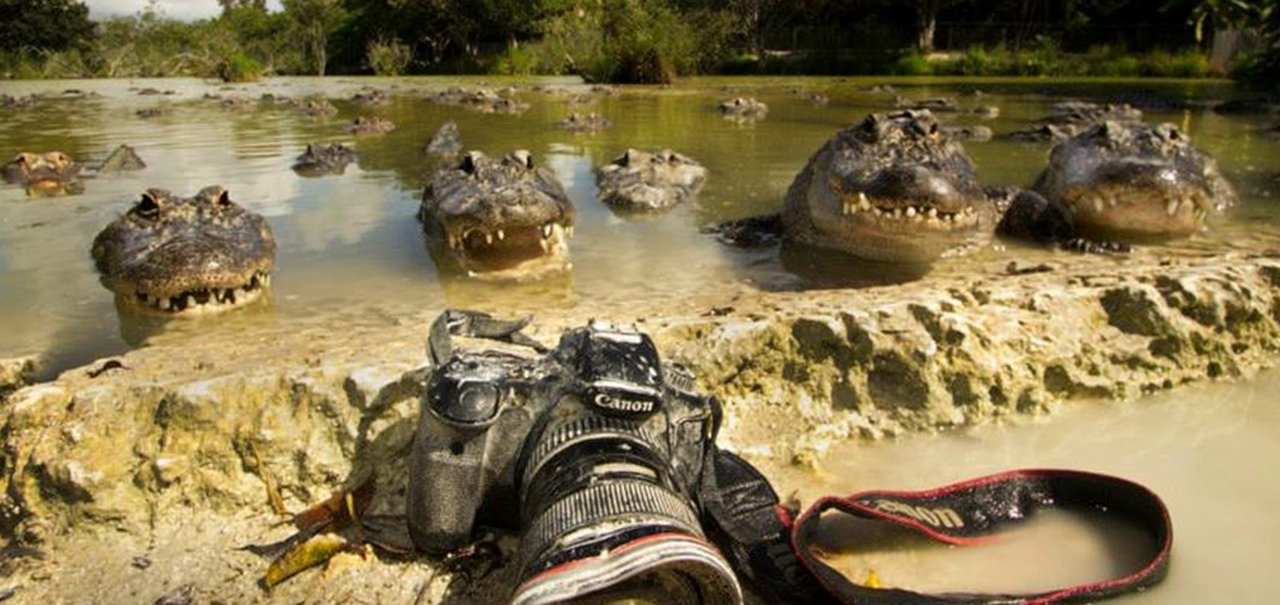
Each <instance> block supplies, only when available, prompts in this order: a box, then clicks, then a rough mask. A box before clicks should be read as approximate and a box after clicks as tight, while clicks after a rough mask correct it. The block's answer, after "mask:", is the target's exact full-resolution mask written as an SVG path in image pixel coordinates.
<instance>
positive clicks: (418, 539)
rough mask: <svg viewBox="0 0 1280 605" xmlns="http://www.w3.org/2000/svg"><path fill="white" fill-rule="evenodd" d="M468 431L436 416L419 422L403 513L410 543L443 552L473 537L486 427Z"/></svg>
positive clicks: (482, 484)
mask: <svg viewBox="0 0 1280 605" xmlns="http://www.w3.org/2000/svg"><path fill="white" fill-rule="evenodd" d="M424 413H429V412H425V411H424ZM469 433H470V434H463V433H462V432H461V431H458V430H456V429H454V428H453V427H449V426H447V425H444V424H443V423H441V422H439V421H438V420H437V419H434V418H424V419H423V420H422V421H420V422H419V423H418V430H417V434H416V435H415V436H414V440H413V453H412V455H411V456H410V459H409V477H410V479H409V490H408V496H407V499H408V506H407V513H408V517H409V535H410V537H411V538H412V539H413V544H414V546H416V547H417V548H418V550H420V551H422V552H424V553H427V554H429V555H436V556H438V555H444V554H447V553H449V552H453V551H455V550H458V549H459V548H462V547H464V546H466V545H467V544H469V543H470V541H471V530H472V527H473V525H474V522H475V517H476V511H478V510H479V508H480V503H481V501H482V499H483V497H484V493H485V488H486V485H485V483H486V481H485V472H484V464H483V463H484V454H485V446H486V442H487V440H488V439H487V438H488V432H487V431H469Z"/></svg>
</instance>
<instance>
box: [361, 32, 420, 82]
mask: <svg viewBox="0 0 1280 605" xmlns="http://www.w3.org/2000/svg"><path fill="white" fill-rule="evenodd" d="M365 61H366V62H367V63H368V65H369V69H372V70H373V73H375V74H377V75H379V76H398V75H401V74H403V73H404V72H405V70H406V69H408V67H409V63H411V62H413V49H412V48H409V45H408V44H405V43H403V42H401V41H399V40H396V39H394V38H393V39H391V40H383V39H379V40H374V41H373V42H370V43H369V49H368V51H367V52H366V53H365Z"/></svg>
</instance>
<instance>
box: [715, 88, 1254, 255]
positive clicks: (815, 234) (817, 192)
mask: <svg viewBox="0 0 1280 605" xmlns="http://www.w3.org/2000/svg"><path fill="white" fill-rule="evenodd" d="M1001 198H1003V199H1001ZM1235 203H1236V194H1235V192H1234V191H1233V190H1232V188H1231V186H1230V184H1228V183H1227V181H1226V180H1225V179H1224V178H1223V177H1222V175H1221V174H1220V173H1219V172H1218V170H1217V167H1216V165H1215V163H1214V162H1213V160H1212V159H1211V158H1209V157H1208V156H1206V155H1204V154H1203V153H1201V152H1199V151H1198V150H1196V149H1195V148H1193V147H1191V145H1190V143H1189V141H1188V140H1187V138H1186V136H1185V135H1183V134H1181V133H1180V132H1178V130H1177V128H1175V127H1173V126H1171V125H1162V126H1155V127H1153V126H1149V125H1146V124H1143V123H1141V122H1111V121H1105V122H1103V123H1101V124H1098V125H1096V126H1094V127H1092V128H1090V129H1088V130H1086V131H1085V132H1083V133H1081V134H1080V135H1078V136H1076V137H1075V138H1072V139H1070V140H1067V141H1065V142H1063V143H1060V144H1059V145H1058V146H1057V147H1055V149H1054V150H1053V152H1052V155H1051V159H1050V163H1049V166H1048V167H1047V168H1045V170H1044V172H1043V173H1042V174H1041V175H1040V177H1039V179H1037V181H1036V183H1035V185H1033V186H1032V187H1031V189H1029V190H1027V191H1020V190H1018V189H1016V188H992V189H988V190H984V189H983V188H982V187H981V186H979V184H978V182H977V179H976V177H975V174H974V169H973V164H972V163H971V162H970V161H969V158H968V156H966V155H965V153H964V150H963V149H962V148H961V147H960V145H959V144H958V143H955V142H954V141H952V140H950V139H949V138H948V137H947V136H946V134H945V133H944V132H943V131H942V130H941V129H940V127H939V126H938V123H937V122H936V121H935V120H934V119H933V116H932V115H931V114H930V113H929V112H927V111H906V112H901V113H892V114H875V115H872V116H869V117H868V118H867V119H866V120H864V121H863V122H862V123H861V124H859V125H856V126H852V127H849V128H846V129H844V130H842V131H840V132H838V133H836V135H835V136H834V137H833V138H832V139H831V140H829V141H828V142H827V143H826V144H825V145H824V146H823V147H822V148H821V149H819V150H818V152H817V153H816V154H814V156H813V157H812V158H810V160H809V163H808V164H807V165H806V166H805V167H804V169H803V170H802V171H801V172H800V174H799V175H798V176H797V177H796V179H795V181H794V182H793V183H792V184H791V187H790V189H788V191H787V196H786V201H785V203H784V207H783V211H782V214H781V215H780V216H771V217H755V218H749V219H743V220H739V221H733V222H730V223H727V224H725V225H721V226H720V227H718V228H717V229H716V230H717V231H718V232H719V233H720V235H721V238H722V239H725V240H727V241H729V242H731V243H747V244H756V243H762V242H769V241H772V240H774V239H777V234H778V233H780V234H781V236H782V237H783V238H785V239H788V240H791V241H797V242H801V243H804V244H809V245H813V246H817V247H821V248H827V249H833V250H839V251H842V252H846V253H848V254H851V255H854V256H858V257H861V258H865V259H870V260H877V261H891V262H909V263H927V262H931V261H933V260H936V259H938V258H941V257H943V256H946V255H949V254H953V253H956V252H960V251H963V250H965V249H969V248H973V247H975V246H979V245H983V244H984V243H986V242H987V241H988V240H990V238H991V236H992V235H993V233H995V232H999V233H1000V234H1001V235H1004V236H1009V237H1015V238H1024V239H1031V240H1035V241H1038V242H1043V243H1054V244H1058V245H1062V246H1064V247H1068V248H1072V249H1076V250H1081V251H1089V252H1123V251H1126V250H1127V249H1128V246H1127V243H1123V242H1141V241H1147V240H1151V239H1159V238H1169V237H1180V236H1186V235H1189V234H1191V233H1194V232H1195V231H1198V230H1199V229H1201V228H1202V227H1203V225H1204V221H1205V218H1206V217H1207V216H1208V215H1209V214H1210V213H1214V212H1217V211H1221V210H1223V209H1225V208H1227V207H1229V206H1231V205H1233V204H1235ZM1112 238H1115V240H1120V241H1108V240H1112Z"/></svg>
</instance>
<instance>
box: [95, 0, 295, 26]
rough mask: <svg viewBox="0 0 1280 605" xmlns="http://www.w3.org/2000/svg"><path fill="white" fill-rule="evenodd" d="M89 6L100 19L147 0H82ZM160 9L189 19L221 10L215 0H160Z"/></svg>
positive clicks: (273, 1)
mask: <svg viewBox="0 0 1280 605" xmlns="http://www.w3.org/2000/svg"><path fill="white" fill-rule="evenodd" d="M84 3H85V5H87V6H88V7H89V17H90V18H92V19H102V18H104V17H111V16H115V15H132V14H134V13H137V12H138V11H141V10H142V9H143V7H145V6H146V5H147V0H84ZM158 4H159V6H160V10H161V11H163V12H164V14H165V16H167V17H172V18H174V19H182V20H184V21H191V20H195V19H203V18H205V17H213V16H216V15H217V14H218V13H219V12H221V11H222V7H220V6H218V2H217V0H160V2H159V3H158ZM267 8H269V9H271V10H280V0H268V1H267Z"/></svg>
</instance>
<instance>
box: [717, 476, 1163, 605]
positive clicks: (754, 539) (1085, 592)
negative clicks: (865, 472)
mask: <svg viewBox="0 0 1280 605" xmlns="http://www.w3.org/2000/svg"><path fill="white" fill-rule="evenodd" d="M715 458H716V461H715V464H714V466H713V468H711V469H708V470H709V471H712V472H709V473H707V475H706V476H704V480H703V481H704V484H703V487H702V493H703V510H704V512H705V515H704V516H705V517H706V519H705V525H706V526H707V527H708V531H709V533H710V534H711V536H712V538H713V539H714V540H715V541H716V542H717V543H719V544H720V545H721V547H722V548H723V550H724V551H725V554H726V555H727V556H728V557H729V559H730V560H731V561H732V562H733V564H734V566H735V567H736V568H737V569H738V570H739V572H740V573H741V574H743V575H744V576H745V577H746V578H747V579H748V580H749V581H751V582H752V583H753V584H754V585H755V586H756V588H757V589H758V590H760V591H761V592H763V593H765V594H766V596H768V597H769V599H770V600H771V601H772V602H778V603H793V604H800V603H803V604H809V603H842V604H845V605H930V604H957V603H965V604H976V603H989V604H997V603H1069V602H1079V601H1096V600H1098V599H1103V598H1107V597H1112V596H1116V595H1120V594H1124V593H1128V592H1132V591H1136V590H1141V589H1143V588H1146V587H1149V586H1152V585H1154V584H1156V583H1158V582H1160V581H1161V580H1162V579H1164V576H1165V574H1166V573H1167V572H1168V566H1169V552H1170V549H1171V547H1172V544H1173V529H1172V524H1171V522H1170V519H1169V512H1168V510H1167V509H1166V508H1165V506H1164V503H1163V502H1161V500H1160V498H1159V497H1158V496H1156V495H1155V494H1154V493H1152V492H1151V491H1150V490H1148V489H1147V488H1145V487H1143V486H1141V485H1138V484H1136V483H1133V482H1131V481H1127V480H1125V479H1120V478H1116V477H1110V476H1107V475H1099V474H1096V473H1089V472H1082V471H1073V470H1019V471H1010V472H1006V473H1000V474H996V475H990V476H987V477H980V478H977V479H972V480H969V481H964V482H961V483H956V484H954V485H948V486H946V487H941V488H937V489H931V490H923V491H912V492H902V491H867V492H860V493H856V494H852V495H849V496H844V497H838V496H829V497H825V498H822V499H819V500H818V501H816V502H814V503H813V505H811V506H810V507H809V508H808V510H806V511H805V512H804V513H803V514H800V515H799V516H797V517H795V518H794V522H793V521H792V517H793V515H792V513H791V512H790V511H788V510H787V509H785V508H784V507H783V506H781V505H780V504H779V503H778V497H777V494H776V493H775V492H774V491H773V488H772V487H771V486H770V485H769V484H768V481H767V480H766V479H765V478H764V476H763V475H762V474H760V472H759V471H758V470H757V469H755V468H754V467H753V466H751V464H750V463H748V462H746V461H745V460H743V459H742V458H740V457H738V456H736V455H734V454H731V453H728V452H724V451H720V452H717V453H716V454H715ZM1044 507H1058V508H1064V509H1074V510H1098V511H1105V512H1106V513H1107V514H1108V515H1114V516H1116V517H1117V518H1120V519H1123V520H1125V521H1126V522H1129V523H1132V524H1133V525H1134V526H1136V527H1138V528H1140V529H1142V530H1143V531H1144V532H1145V534H1146V535H1147V536H1149V537H1150V539H1151V540H1152V544H1153V546H1154V554H1153V556H1152V558H1151V560H1150V561H1149V562H1148V563H1147V564H1146V565H1144V566H1143V567H1142V568H1141V569H1139V570H1138V571H1136V572H1133V573H1131V574H1129V575H1126V576H1123V577H1119V578H1112V579H1108V580H1104V581H1101V582H1094V583H1089V584H1082V585H1078V586H1069V587H1064V588H1060V589H1055V590H1050V591H1046V592H1039V593H1033V594H971V593H946V594H926V593H920V592H914V591H911V590H905V589H900V588H877V587H869V586H863V585H860V584H857V583H854V582H852V581H851V580H849V578H847V577H845V576H844V575H843V574H841V573H840V572H839V571H836V570H835V569H833V568H832V567H830V566H828V565H827V564H826V563H824V562H823V561H822V560H821V559H820V558H819V557H818V556H817V554H816V553H815V551H814V541H815V538H816V537H817V535H818V533H819V532H820V531H821V528H820V523H819V521H820V519H821V517H822V516H823V514H824V513H828V512H832V511H834V512H840V513H844V514H848V515H853V516H857V517H862V518H865V519H870V520H876V521H884V522H888V523H893V524H896V525H899V526H902V527H906V528H910V529H912V530H915V531H917V532H919V533H922V534H924V535H926V536H928V537H930V538H933V539H935V540H938V541H941V542H944V543H947V544H957V545H967V544H977V543H981V542H983V541H987V540H990V539H992V538H993V537H994V536H995V535H996V534H998V533H1000V532H1001V531H1003V530H1005V529H1007V528H1009V527H1011V526H1013V525H1016V524H1018V523H1023V522H1025V521H1027V520H1028V519H1029V518H1031V517H1032V516H1033V514H1034V512H1035V511H1036V509H1039V508H1044Z"/></svg>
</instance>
